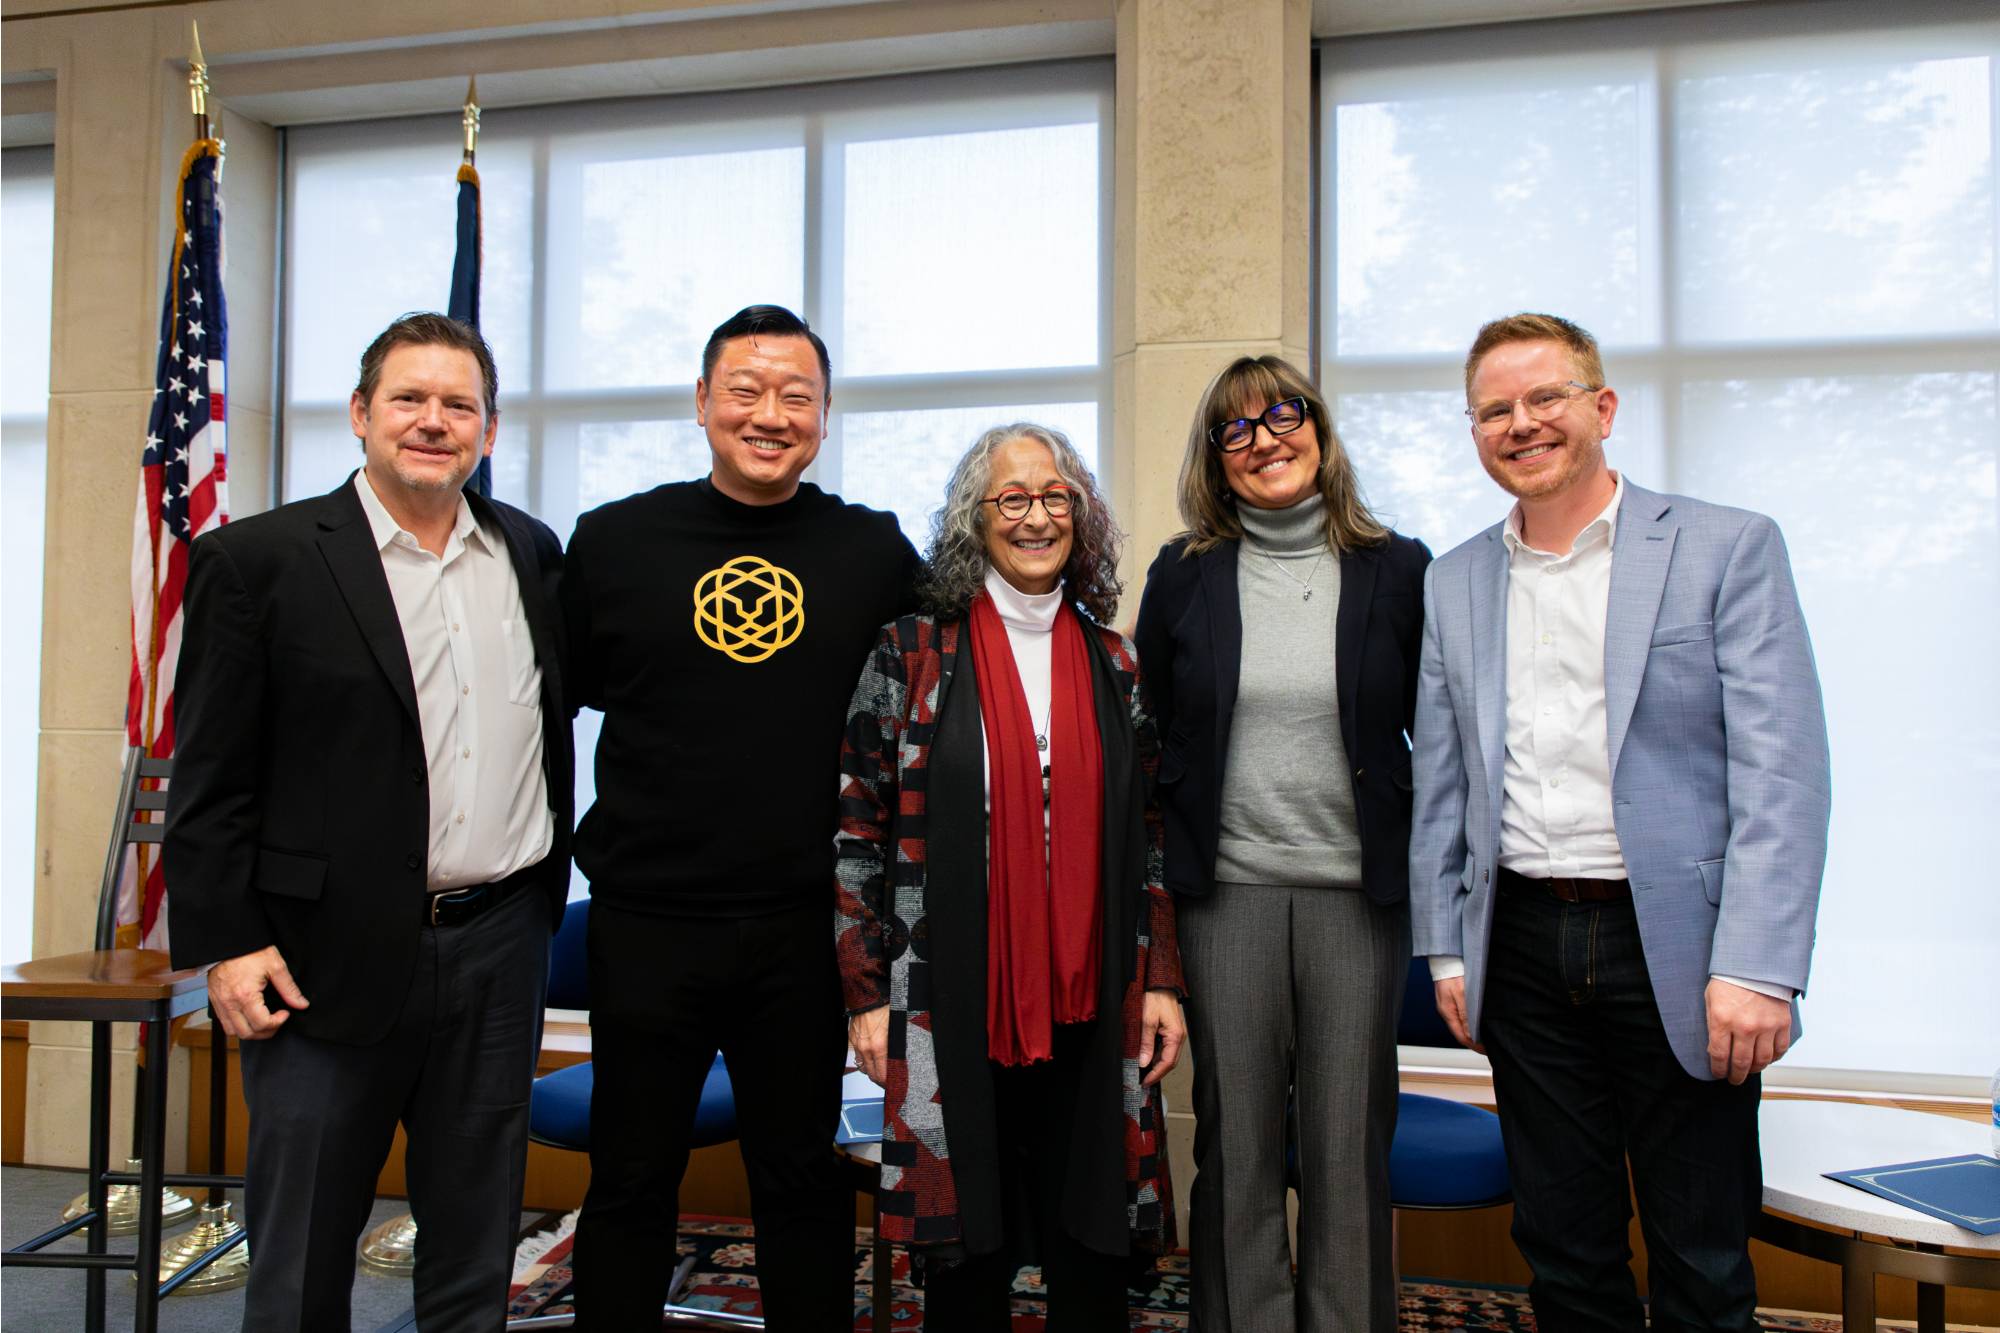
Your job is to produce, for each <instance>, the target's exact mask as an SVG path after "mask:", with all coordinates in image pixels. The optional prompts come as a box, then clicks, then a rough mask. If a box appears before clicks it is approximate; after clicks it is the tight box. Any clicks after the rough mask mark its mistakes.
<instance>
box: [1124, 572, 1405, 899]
mask: <svg viewBox="0 0 2000 1333" xmlns="http://www.w3.org/2000/svg"><path fill="white" fill-rule="evenodd" d="M1186 546H1187V539H1186V538H1184V537H1183V538H1177V539H1175V540H1174V541H1171V542H1168V543H1167V544H1166V545H1165V546H1163V547H1161V548H1160V554H1159V556H1158V557H1157V558H1156V559H1155V560H1154V561H1153V567H1152V568H1151V569H1149V570H1147V571H1146V592H1145V596H1144V597H1143V598H1141V600H1140V602H1139V627H1138V634H1137V638H1136V642H1137V644H1138V648H1139V664H1140V667H1141V669H1142V670H1143V671H1144V673H1145V678H1146V685H1147V689H1148V691H1149V693H1150V695H1151V698H1152V702H1153V712H1154V714H1155V715H1156V716H1157V717H1158V719H1159V724H1160V735H1161V737H1162V745H1163V749H1162V751H1161V755H1160V777H1159V782H1160V812H1161V815H1162V817H1163V818H1164V820H1165V821H1166V835H1167V872H1166V873H1167V887H1168V888H1170V889H1172V890H1174V891H1175V892H1176V893H1185V894H1190V895H1193V896H1196V897H1199V896H1202V895H1205V894H1207V893H1209V892H1210V891H1211V890H1212V889H1213V888H1214V887H1215V848H1216V842H1217V839H1218V836H1219V830H1220V826H1221V822H1222V778H1223V773H1222V770H1223V764H1224V761H1225V759H1226V758H1227V756H1228V754H1229V725H1230V721H1231V718H1232V715H1233V714H1234V712H1235V710H1236V681H1237V676H1238V673H1239V671H1240V669H1241V667H1242V659H1243V614H1242V608H1241V604H1240V603H1239V601H1238V599H1237V591H1236V557H1237V549H1238V543H1236V542H1225V543H1223V544H1222V545H1220V546H1217V547H1215V548H1214V549H1212V550H1209V551H1205V552H1203V553H1202V554H1200V555H1196V556H1184V555H1183V551H1184V550H1185V548H1186ZM1430 560H1431V553H1430V551H1429V550H1428V549H1427V548H1426V547H1425V546H1424V544H1423V543H1422V542H1420V541H1417V540H1415V539H1414V538H1410V537H1404V536H1401V535H1399V534H1395V533H1391V534H1390V537H1389V544H1388V545H1387V546H1380V547H1362V548H1360V549H1359V550H1355V551H1350V552H1348V553H1347V554H1345V555H1343V556H1341V557H1340V610H1339V612H1338V613H1337V615H1336V617H1335V620H1334V675H1335V677H1336V678H1337V679H1336V686H1337V689H1338V691H1339V695H1340V739H1341V741H1342V742H1343V744H1344V745H1345V747H1346V756H1347V759H1348V761H1349V762H1350V763H1351V764H1352V765H1353V769H1354V806H1355V815H1356V818H1357V820H1358V822H1359V824H1360V834H1361V883H1362V887H1363V888H1364V889H1365V890H1366V891H1367V894H1368V896H1369V897H1370V898H1372V899H1374V900H1375V901H1376V902H1380V903H1395V902H1401V901H1403V899H1404V898H1406V897H1407V896H1408V894H1409V886H1410V871H1409V854H1410V741H1409V733H1410V729H1411V726H1412V723H1413V721H1414V719H1415V716H1416V707H1417V660H1418V656H1419V654H1420V652H1421V649H1422V643H1423V632H1424V567H1425V566H1426V565H1428V564H1430ZM1327 739H1331V738H1327ZM1300 743H1301V744H1312V743H1314V742H1313V740H1312V739H1311V738H1307V737H1301V738H1300ZM1327 757H1328V762H1330V763H1338V762H1340V757H1341V751H1340V750H1339V749H1336V748H1334V747H1332V746H1329V747H1328V749H1327Z"/></svg>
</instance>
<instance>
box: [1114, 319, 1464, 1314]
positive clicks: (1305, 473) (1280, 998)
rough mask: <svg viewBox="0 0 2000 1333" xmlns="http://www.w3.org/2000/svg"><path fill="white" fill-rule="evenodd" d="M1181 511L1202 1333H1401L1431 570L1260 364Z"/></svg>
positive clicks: (1224, 384)
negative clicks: (1402, 1189)
mask: <svg viewBox="0 0 2000 1333" xmlns="http://www.w3.org/2000/svg"><path fill="white" fill-rule="evenodd" d="M1180 512H1181V521H1182V522H1184V523H1185V524H1186V525H1187V531H1186V532H1184V533H1182V534H1181V535H1180V536H1178V537H1176V538H1175V539H1174V540H1172V541H1171V542H1168V543H1167V545H1166V546H1165V547H1164V548H1163V549H1162V550H1161V551H1160V554H1159V558H1158V559H1156V560H1155V561H1154V562H1153V567H1152V569H1151V570H1150V571H1148V573H1147V575H1146V591H1145V596H1144V598H1143V599H1142V600H1141V602H1140V604H1139V624H1138V635H1137V638H1138V645H1139V660H1140V662H1141V663H1142V664H1143V666H1144V669H1145V674H1146V681H1147V685H1148V688H1149V690H1150V692H1151V695H1152V699H1153V703H1154V710H1155V716H1156V717H1157V718H1158V721H1159V727H1160V733H1161V736H1162V737H1163V742H1162V744H1163V752H1162V754H1161V758H1160V806H1161V814H1162V816H1163V818H1164V820H1165V824H1166V881H1167V885H1168V887H1169V888H1170V889H1171V890H1172V891H1173V893H1174V895H1175V902H1176V905H1177V907H1178V909H1179V920H1180V935H1181V948H1182V958H1183V963H1184V966H1185V967H1186V969H1187V986H1188V993H1189V997H1190V998H1189V1001H1188V1022H1189V1028H1190V1036H1189V1044H1190V1047H1191V1050H1190V1055H1191V1057H1192V1059H1193V1061H1194V1104H1195V1142H1194V1156H1195V1172H1196V1174H1195V1180H1194V1190H1193V1198H1192V1201H1191V1205H1190V1210H1189V1211H1190V1214H1191V1220H1190V1223H1189V1231H1190V1237H1189V1249H1190V1254H1191V1260H1192V1273H1191V1287H1192V1291H1191V1295H1192V1300H1193V1304H1194V1324H1193V1326H1194V1327H1195V1328H1197V1329H1200V1330H1202V1333H1305V1331H1306V1330H1311V1331H1312V1333H1319V1331H1320V1330H1360V1329H1370V1330H1385V1331H1386V1330H1393V1329H1394V1328H1395V1327H1396V1274H1395V1264H1394V1257H1393V1254H1392V1249H1391V1239H1390V1216H1391V1213H1390V1205H1389V1144H1390V1140H1391V1139H1392V1138H1393V1137H1394V1135H1395V1128H1396V1007H1397V1003H1398V1001H1399V1000H1400V998H1401V996H1402V993H1403V985H1404V977H1405V974H1406V973H1407V971H1408V969H1409V963H1410V916H1409V907H1408V904H1407V901H1406V899H1407V896H1408V886H1409V872H1408V867H1407V862H1408V858H1409V844H1410V806H1411V787H1410V745H1409V739H1408V733H1409V729H1410V725H1411V720H1412V717H1413V714H1414V710H1415V702H1416V687H1417V661H1418V653H1419V647H1420V643H1421V638H1422V633H1423V578H1424V567H1425V566H1426V565H1427V564H1429V562H1430V552H1429V551H1427V550H1425V549H1424V546H1423V544H1422V543H1421V542H1417V541H1413V540H1411V539H1410V538H1408V537H1403V536H1399V535H1397V534H1396V533H1393V532H1391V531H1389V530H1388V529H1387V528H1385V527H1384V526H1383V525H1382V524H1381V523H1379V522H1378V521H1377V520H1376V519H1375V516H1374V515H1373V514H1371V513H1369V511H1368V508H1367V506H1366V505H1365V504H1363V503H1362V500H1361V495H1360V490H1359V487H1358V485H1357V484H1356V481H1355V477H1354V469H1353V467H1352V465H1351V464H1350V463H1349V462H1348V459H1347V454H1346V452H1345V450H1343V449H1342V448H1341V445H1340V440H1339V439H1338V438H1337V437H1336V436H1335V435H1334V433H1333V429H1332V427H1331V424H1330V422H1329V420H1328V417H1327V410H1326V404H1325V403H1324V402H1323V401H1322V400H1321V398H1320V396H1319V393H1318V392H1317V391H1316V390H1315V389H1314V388H1313V386H1312V384H1311V382H1310V381H1308V380H1307V379H1306V378H1305V376H1303V375H1301V374H1300V373H1299V372H1298V371H1297V370H1296V369H1294V368H1293V367H1292V366H1290V365H1288V364H1287V363H1286V362H1284V361H1282V360H1280V359H1279V358H1277V357H1274V356H1265V357H1254V358H1252V357H1243V358H1241V359H1239V360H1237V361H1235V362H1234V363H1232V364H1231V365H1230V366H1228V367H1227V368H1226V369H1225V370H1223V371H1222V373H1221V374H1219V375H1217V376H1216V378H1215V379H1214V381H1213V382H1212V383H1211V384H1210V385H1209V386H1208V389H1207V391H1206V392H1205V393H1204V394H1203V395H1202V400H1201V404H1200V406H1199V408H1198V409H1197V410H1196V413H1195V418H1194V426H1193V429H1192V430H1191V431H1189V433H1188V443H1187V453H1186V456H1185V459H1184V461H1183V463H1182V465H1181V476H1180ZM1292 1121H1295V1123H1296V1127H1297V1129H1296V1135H1295V1143H1296V1153H1297V1163H1296V1178H1297V1183H1298V1188H1299V1220H1298V1258H1297V1262H1298V1274H1297V1278H1296V1280H1295V1279H1294V1277H1293V1274H1292V1252H1291V1245H1290V1241H1289V1239H1288V1237H1287V1235H1286V1218H1285V1186H1286V1177H1287V1174H1288V1173H1287V1162H1286V1151H1287V1145H1286V1137H1287V1136H1286V1135H1284V1134H1283V1133H1281V1132H1280V1130H1281V1127H1282V1126H1285V1125H1286V1124H1287V1123H1288V1122H1292Z"/></svg>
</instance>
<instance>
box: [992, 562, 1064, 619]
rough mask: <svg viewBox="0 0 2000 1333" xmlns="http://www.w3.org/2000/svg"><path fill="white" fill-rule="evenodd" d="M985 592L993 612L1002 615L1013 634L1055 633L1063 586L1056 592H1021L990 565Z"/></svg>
mask: <svg viewBox="0 0 2000 1333" xmlns="http://www.w3.org/2000/svg"><path fill="white" fill-rule="evenodd" d="M986 591H987V594H988V595H989V596H991V597H992V598H993V609H994V610H996V611H998V612H999V613H1000V619H1001V621H1002V622H1003V623H1004V624H1005V625H1006V626H1007V628H1008V629H1009V630H1010V631H1015V630H1018V631H1022V632H1025V633H1029V634H1048V633H1051V632H1052V631H1053V630H1054V629H1055V624H1056V612H1058V611H1060V610H1062V599H1063V588H1062V584H1061V583H1057V584H1056V586H1055V591H1053V592H1043V593H1034V592H1022V591H1021V590H1020V589H1019V588H1016V587H1015V586H1014V585H1013V584H1011V583H1009V582H1007V580H1006V579H1005V578H1003V577H1001V575H1000V571H999V570H997V569H995V568H993V566H992V565H988V566H987V567H986Z"/></svg>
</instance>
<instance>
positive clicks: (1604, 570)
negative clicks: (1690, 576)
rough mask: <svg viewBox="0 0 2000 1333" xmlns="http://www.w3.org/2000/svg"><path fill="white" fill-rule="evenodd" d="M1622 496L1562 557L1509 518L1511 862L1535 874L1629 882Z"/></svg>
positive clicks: (1504, 828) (1506, 797) (1514, 516)
mask: <svg viewBox="0 0 2000 1333" xmlns="http://www.w3.org/2000/svg"><path fill="white" fill-rule="evenodd" d="M1624 498H1625V482H1624V479H1623V478H1620V479H1619V480H1618V482H1617V484H1616V486H1615V487H1614V488H1613V489H1612V492H1611V502H1610V503H1609V504H1607V505H1605V506H1604V509H1603V511H1602V512H1600V513H1599V514H1598V515H1597V517H1596V518H1593V519H1592V520H1591V521H1590V522H1589V523H1587V524H1585V525H1584V529H1583V531H1582V532H1579V533H1578V534H1577V535H1576V540H1575V541H1573V542H1571V543H1570V548H1569V550H1567V551H1565V552H1563V553H1562V554H1560V555H1558V554H1556V553H1554V552H1551V551H1543V550H1539V549H1537V548H1536V547H1533V546H1530V545H1528V543H1527V542H1525V541H1523V540H1522V539H1521V507H1520V506H1519V505H1516V506H1514V512H1513V513H1511V514H1509V515H1508V516H1507V526H1506V528H1505V529H1504V530H1503V531H1502V532H1501V534H1500V540H1501V541H1502V543H1504V544H1505V545H1506V547H1507V758H1506V763H1505V765H1504V767H1503V769H1502V774H1501V782H1500V864H1501V865H1502V866H1504V867H1505V868H1507V869H1508V870H1511V871H1513V872H1515V873H1516V874H1519V875H1526V876H1527V877H1528V878H1530V879H1555V878H1565V879H1624V878H1625V856H1624V853H1623V852H1621V851H1620V850H1619V847H1618V830H1617V828H1616V827H1614V825H1613V823H1612V818H1611V750H1610V744H1611V743H1610V739H1609V736H1608V733H1607V730H1606V726H1605V719H1604V618H1605V614H1606V612H1607V611H1608V609H1609V608H1610V605H1611V542H1612V539H1613V538H1614V537H1615V536H1616V535H1617V529H1618V506H1619V503H1620V502H1621V501H1622V500H1624Z"/></svg>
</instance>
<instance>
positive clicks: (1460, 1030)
mask: <svg viewBox="0 0 2000 1333" xmlns="http://www.w3.org/2000/svg"><path fill="white" fill-rule="evenodd" d="M1433 984H1434V985H1435V986H1436V987H1437V1007H1438V1015H1439V1017H1441V1018H1443V1019H1444V1025H1445V1026H1446V1027H1448V1028H1450V1029H1451V1035H1452V1036H1454V1037H1456V1038H1458V1044H1459V1045H1461V1046H1469V1047H1471V1048H1472V1049H1473V1050H1475V1051H1478V1052H1479V1053H1480V1054H1481V1055H1484V1054H1486V1048H1485V1047H1484V1046H1481V1045H1480V1044H1479V1043H1478V1042H1476V1041H1474V1040H1473V1039H1472V1025H1471V1023H1470V1022H1468V1021H1467V1019H1466V1016H1465V978H1464V977H1463V976H1457V977H1446V978H1445V979H1444V980H1443V981H1439V982H1435V983H1433Z"/></svg>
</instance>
